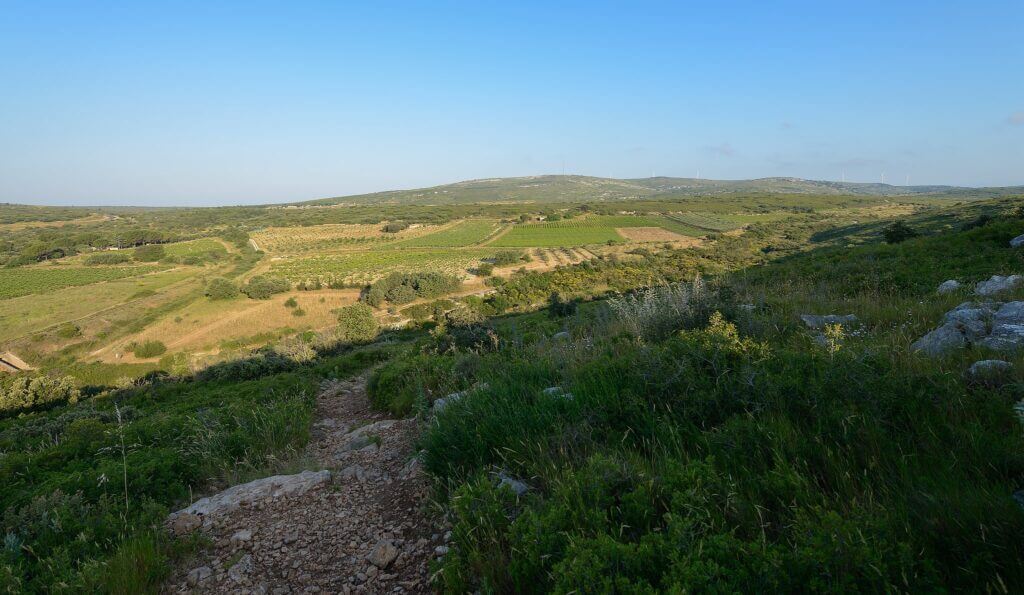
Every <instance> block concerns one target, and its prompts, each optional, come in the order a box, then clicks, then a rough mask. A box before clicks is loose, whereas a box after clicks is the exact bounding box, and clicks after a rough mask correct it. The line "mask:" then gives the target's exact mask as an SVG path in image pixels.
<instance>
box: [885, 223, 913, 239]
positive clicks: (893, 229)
mask: <svg viewBox="0 0 1024 595" xmlns="http://www.w3.org/2000/svg"><path fill="white" fill-rule="evenodd" d="M918 235H920V234H918V233H917V231H915V230H914V229H913V228H911V227H910V226H909V225H907V224H906V223H904V222H903V221H896V222H894V223H892V224H891V225H889V226H888V227H886V228H885V229H883V230H882V237H883V238H885V242H886V243H887V244H899V243H900V242H903V241H905V240H909V239H910V238H916V237H917V236H918Z"/></svg>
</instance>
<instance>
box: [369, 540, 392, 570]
mask: <svg viewBox="0 0 1024 595" xmlns="http://www.w3.org/2000/svg"><path fill="white" fill-rule="evenodd" d="M397 557H398V548H397V547H395V546H394V544H392V543H391V542H390V541H388V540H386V539H385V540H382V541H379V542H377V545H375V546H374V547H373V551H371V552H370V554H369V555H368V556H366V560H367V561H368V562H369V563H370V564H373V565H374V566H376V567H377V568H380V569H381V570H384V569H385V568H387V567H388V566H391V563H392V562H394V561H395V558H397Z"/></svg>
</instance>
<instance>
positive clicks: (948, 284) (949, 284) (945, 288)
mask: <svg viewBox="0 0 1024 595" xmlns="http://www.w3.org/2000/svg"><path fill="white" fill-rule="evenodd" d="M960 287H962V286H961V285H960V282H959V281H957V280H956V279H950V280H948V281H943V282H942V283H941V284H939V287H938V289H936V290H935V291H937V292H939V293H940V294H946V293H953V292H954V291H957V290H959V289H960Z"/></svg>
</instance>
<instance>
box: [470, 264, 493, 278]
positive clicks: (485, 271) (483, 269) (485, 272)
mask: <svg viewBox="0 0 1024 595" xmlns="http://www.w3.org/2000/svg"><path fill="white" fill-rule="evenodd" d="M474 272H475V273H476V275H477V276H478V277H490V276H491V275H492V274H494V265H493V264H491V263H489V262H482V263H480V265H479V266H477V267H476V270H475V271H474Z"/></svg>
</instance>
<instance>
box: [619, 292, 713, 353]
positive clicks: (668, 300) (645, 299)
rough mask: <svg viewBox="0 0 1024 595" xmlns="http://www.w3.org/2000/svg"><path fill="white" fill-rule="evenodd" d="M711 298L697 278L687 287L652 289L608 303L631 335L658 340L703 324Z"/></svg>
mask: <svg viewBox="0 0 1024 595" xmlns="http://www.w3.org/2000/svg"><path fill="white" fill-rule="evenodd" d="M712 298H713V296H712V295H711V294H710V292H708V290H707V288H706V287H705V286H704V281H703V280H702V279H701V278H700V277H699V276H698V277H697V278H695V279H694V280H693V281H692V282H691V283H689V284H685V283H677V284H674V285H664V286H660V287H652V288H650V289H647V290H645V291H642V292H638V293H633V294H630V295H627V296H625V297H621V298H613V299H611V300H609V302H608V303H609V305H610V306H611V308H612V311H613V312H615V314H616V315H617V316H618V319H619V323H620V324H621V325H622V326H623V327H625V328H626V329H627V330H629V331H630V332H631V333H633V335H635V336H637V337H641V338H643V339H648V340H658V339H663V338H665V337H668V336H669V335H671V334H672V333H674V332H676V331H678V330H679V329H682V328H693V327H695V326H699V325H702V324H704V322H706V321H707V319H708V317H709V316H710V315H711V311H712V307H711V302H712Z"/></svg>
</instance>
